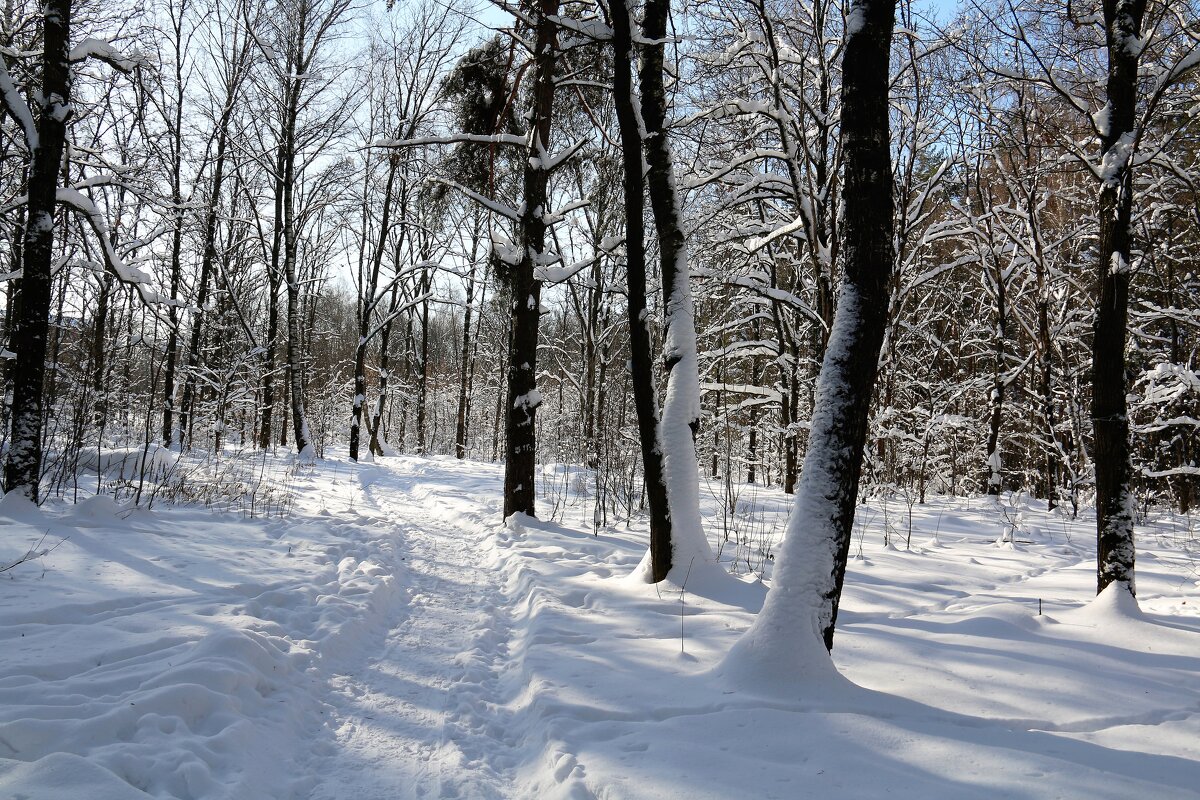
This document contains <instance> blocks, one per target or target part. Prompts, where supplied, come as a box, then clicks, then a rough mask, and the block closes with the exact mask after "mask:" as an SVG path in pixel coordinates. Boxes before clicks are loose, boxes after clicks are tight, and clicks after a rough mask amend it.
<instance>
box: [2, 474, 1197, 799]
mask: <svg viewBox="0 0 1200 800" xmlns="http://www.w3.org/2000/svg"><path fill="white" fill-rule="evenodd" d="M500 483H501V473H500V469H499V468H498V467H496V466H493V465H489V464H480V463H476V462H456V461H454V460H450V459H417V458H408V457H396V458H389V459H385V460H381V461H380V462H379V463H377V464H363V465H352V464H348V463H346V462H345V461H344V460H337V459H330V460H328V461H325V462H322V463H320V464H318V465H317V466H316V467H313V468H302V469H301V470H300V471H299V472H298V473H296V474H295V475H292V476H290V477H289V486H288V487H287V491H288V492H289V493H290V495H291V499H290V500H289V501H288V502H287V503H282V504H279V505H278V507H277V510H281V509H282V510H286V512H287V513H286V514H285V515H284V516H283V517H278V516H271V517H269V518H266V519H262V518H258V519H254V518H247V516H246V514H244V513H243V514H213V513H211V512H209V511H207V510H205V509H203V508H199V507H187V506H165V505H162V504H159V505H156V506H155V508H154V510H145V509H137V508H131V507H122V506H118V505H116V504H114V503H113V502H112V500H110V499H108V498H106V497H94V498H91V499H88V500H85V501H83V502H82V503H80V504H78V505H76V506H69V505H56V504H51V505H50V506H49V507H48V508H44V509H38V508H35V507H33V506H31V505H29V504H28V503H26V502H22V501H20V500H17V499H16V498H12V497H6V498H4V499H3V500H0V562H2V563H0V566H3V565H4V564H8V563H10V562H12V561H14V560H16V559H18V558H19V557H20V556H21V555H22V554H24V553H26V552H27V551H28V550H29V549H30V548H33V549H34V550H35V551H40V550H44V549H47V548H49V547H53V546H54V545H56V544H57V545H58V546H57V547H55V548H54V549H53V550H52V551H50V552H49V553H47V554H46V555H44V556H41V557H38V558H33V559H31V560H29V561H27V562H26V563H23V564H20V565H19V566H17V567H14V568H13V569H11V570H8V571H6V572H4V573H3V574H0V648H2V649H0V654H2V655H0V798H4V800H8V798H18V797H20V798H30V799H32V800H42V799H43V798H45V799H47V800H48V799H49V798H54V799H55V800H57V799H58V798H71V799H72V800H74V798H90V799H94V800H118V799H120V800H132V798H142V799H143V800H144V798H146V797H147V796H150V797H156V798H191V799H194V800H200V799H201V798H205V799H206V800H207V799H209V798H212V799H214V800H215V799H216V798H231V799H232V800H243V799H244V800H257V799H258V798H264V799H265V798H313V799H314V800H372V799H373V798H381V799H382V798H387V799H388V800H396V799H398V798H401V799H402V798H422V797H428V798H434V797H457V798H556V797H561V798H592V797H596V798H674V797H678V798H769V797H778V798H806V797H826V798H855V799H856V800H857V799H858V798H874V797H913V798H916V797H921V798H955V799H956V800H957V799H958V798H996V797H1016V798H1049V797H1063V798H1075V797H1078V798H1118V797H1120V798H1126V797H1139V798H1194V797H1196V796H1197V792H1198V791H1200V552H1198V550H1200V542H1198V541H1197V536H1200V534H1197V533H1195V532H1193V531H1189V530H1188V525H1187V520H1184V519H1179V518H1174V517H1152V518H1151V519H1150V520H1149V521H1148V525H1147V526H1146V527H1145V528H1144V529H1142V530H1141V531H1140V533H1141V538H1140V542H1139V544H1140V552H1139V561H1138V590H1139V601H1140V604H1141V612H1138V611H1137V610H1136V609H1133V608H1126V607H1122V606H1121V604H1119V603H1117V602H1115V598H1112V597H1108V596H1105V597H1102V598H1100V599H1099V600H1098V601H1095V602H1090V601H1092V598H1091V594H1092V592H1093V591H1094V590H1093V588H1092V587H1093V586H1094V561H1093V555H1092V553H1093V549H1092V536H1091V535H1090V522H1089V521H1088V520H1086V519H1081V520H1079V521H1072V520H1069V519H1066V518H1064V517H1062V516H1059V515H1054V514H1047V513H1045V512H1044V511H1040V510H1034V509H1033V508H1032V507H1030V505H1029V504H1028V503H1024V502H1021V501H1020V500H1019V499H1018V500H1009V501H1008V502H1007V503H1006V504H1005V505H1004V506H1003V507H1002V508H999V509H998V508H996V507H995V506H994V505H992V504H990V503H988V502H986V501H984V500H982V499H973V500H970V501H967V500H961V499H960V500H956V501H945V500H941V499H931V501H930V503H929V504H927V505H925V506H920V505H917V506H915V507H914V509H913V512H912V518H911V528H912V533H911V547H906V544H908V539H909V511H908V506H907V505H906V504H905V503H904V502H903V501H902V500H893V501H891V502H890V503H888V505H887V508H886V509H885V508H884V507H883V505H882V504H881V503H872V505H871V506H870V507H868V508H865V509H864V508H860V520H861V521H862V523H863V524H862V525H861V526H860V528H861V530H860V531H859V533H857V534H856V542H855V547H854V548H853V550H852V554H853V555H854V556H855V559H854V561H853V562H852V564H851V568H850V574H849V576H848V577H847V590H846V597H845V600H844V604H843V610H842V616H841V620H840V625H839V629H838V637H837V642H836V648H835V661H836V663H837V664H838V666H839V668H840V669H841V671H842V672H843V673H844V674H845V676H846V677H847V678H848V679H849V681H847V682H844V683H843V682H837V681H834V682H830V681H814V682H812V683H811V684H808V685H806V684H805V683H803V682H800V683H799V684H790V685H792V686H797V685H798V686H799V687H801V688H800V689H798V690H796V689H792V690H789V691H788V692H786V693H781V692H780V691H778V687H762V691H761V692H760V691H748V690H747V689H745V688H740V689H737V690H734V688H732V687H731V686H730V685H727V683H726V682H725V681H724V680H723V679H722V678H721V676H720V674H719V672H718V671H716V670H715V668H716V667H717V665H718V663H719V661H720V658H721V656H722V654H723V653H724V652H725V651H726V650H727V649H728V648H729V646H730V645H731V644H732V642H733V641H734V640H735V639H736V637H737V636H738V634H739V632H740V631H742V630H744V629H745V628H746V627H747V626H748V624H749V622H750V620H751V618H752V615H753V613H754V611H755V609H756V608H757V607H758V606H760V605H761V603H762V597H763V594H764V592H765V588H764V586H763V585H762V584H761V583H759V582H757V581H756V577H757V572H758V571H760V570H761V569H762V568H763V565H764V563H766V565H767V567H768V577H769V562H764V559H763V557H762V554H761V553H760V552H759V549H758V548H759V547H767V546H768V545H769V542H770V540H771V538H772V536H774V535H777V534H778V533H779V532H781V531H782V527H783V521H784V517H785V514H786V511H787V509H788V500H787V499H786V498H784V497H783V496H782V495H780V494H778V493H776V492H771V491H766V490H761V489H758V490H756V489H754V488H753V487H738V491H739V492H740V498H739V513H738V515H737V516H736V517H735V518H734V519H733V520H732V522H731V523H730V524H731V525H736V526H738V528H739V529H740V531H741V537H740V538H741V539H742V540H750V541H751V542H752V546H750V547H745V546H739V545H738V540H739V536H738V535H735V534H731V535H730V536H729V539H728V541H726V540H725V539H726V537H725V530H726V525H724V524H723V523H722V522H721V517H722V515H721V514H720V513H719V511H718V509H719V507H720V501H721V497H722V487H721V486H720V485H718V484H713V485H712V486H709V487H708V488H707V489H706V490H705V491H703V492H702V495H703V496H704V498H705V504H706V506H707V512H708V514H707V517H706V524H707V525H708V532H709V535H710V538H711V539H713V540H714V541H715V542H718V543H720V544H721V545H722V547H721V551H722V555H723V557H724V558H725V559H726V560H732V561H733V563H734V565H735V567H736V569H737V571H738V572H739V573H741V575H740V577H739V578H737V579H734V578H731V579H729V580H728V581H705V582H700V581H699V580H697V581H689V585H687V586H686V587H682V589H681V587H653V586H646V585H644V584H639V583H637V582H634V581H632V580H630V579H629V578H628V575H629V574H630V573H631V572H632V571H633V569H634V567H635V565H636V564H637V562H638V561H639V559H640V558H641V556H642V553H643V549H644V532H643V531H641V530H639V529H637V528H636V527H635V528H634V529H633V530H626V529H625V528H624V526H623V525H622V526H619V527H613V528H608V527H601V528H599V529H598V530H594V529H593V505H592V502H591V501H590V500H589V499H588V498H586V497H581V496H579V494H578V492H579V490H582V489H584V488H585V487H586V486H587V481H586V479H584V478H574V477H572V476H571V475H569V474H566V475H565V477H564V473H561V472H559V473H553V474H551V475H549V476H548V478H547V481H546V483H547V486H548V487H551V489H552V490H554V491H558V492H559V494H558V495H557V502H553V501H552V502H548V503H546V504H545V506H544V507H545V508H546V510H547V512H550V511H551V510H555V511H557V513H556V514H555V517H556V519H555V521H532V520H526V521H524V522H522V523H519V524H511V525H509V526H507V527H502V526H500V525H499V524H498V513H499V496H500ZM554 487H559V488H558V489H554ZM1197 528H1200V525H1197ZM885 530H888V531H889V537H888V543H887V544H886V545H885V544H884V537H883V532H884V531H885ZM43 537H44V538H43ZM768 583H769V580H768ZM1039 610H1040V613H1039Z"/></svg>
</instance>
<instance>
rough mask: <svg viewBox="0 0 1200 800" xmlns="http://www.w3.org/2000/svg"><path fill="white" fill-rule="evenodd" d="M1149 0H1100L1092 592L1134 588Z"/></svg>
mask: <svg viewBox="0 0 1200 800" xmlns="http://www.w3.org/2000/svg"><path fill="white" fill-rule="evenodd" d="M1145 11H1146V0H1104V28H1105V34H1106V39H1107V46H1108V109H1109V117H1108V129H1107V130H1106V131H1103V134H1104V135H1103V136H1102V137H1101V155H1102V158H1101V163H1102V164H1103V166H1104V170H1105V174H1104V175H1102V178H1101V185H1100V199H1099V204H1098V205H1099V217H1100V244H1099V263H1098V264H1097V265H1096V283H1095V290H1094V291H1095V298H1096V319H1095V324H1094V330H1093V334H1094V335H1093V340H1092V424H1093V426H1094V431H1095V433H1094V442H1095V445H1094V446H1095V453H1094V454H1093V458H1092V461H1093V463H1094V464H1095V468H1096V534H1097V536H1096V588H1097V591H1098V592H1101V591H1104V589H1105V588H1106V587H1107V586H1108V585H1109V584H1110V583H1113V582H1114V581H1116V582H1121V583H1124V584H1126V586H1127V587H1128V589H1129V591H1130V593H1133V592H1134V591H1135V589H1134V584H1133V565H1134V541H1133V487H1132V481H1133V466H1132V463H1131V461H1130V453H1129V418H1128V416H1127V414H1126V412H1127V409H1126V400H1125V396H1126V391H1127V384H1128V381H1127V379H1126V375H1125V332H1126V324H1127V319H1128V308H1129V255H1130V238H1131V237H1130V227H1131V219H1132V216H1133V166H1132V157H1133V147H1134V141H1135V140H1134V135H1135V126H1136V111H1137V109H1136V106H1137V80H1138V74H1137V73H1138V54H1139V52H1140V50H1141V45H1140V44H1139V38H1138V37H1139V36H1140V34H1141V28H1142V17H1143V15H1144V14H1145Z"/></svg>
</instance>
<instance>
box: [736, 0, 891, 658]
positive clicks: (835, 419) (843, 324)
mask: <svg viewBox="0 0 1200 800" xmlns="http://www.w3.org/2000/svg"><path fill="white" fill-rule="evenodd" d="M895 10H896V2H895V0H854V2H853V3H852V5H851V9H850V16H849V24H848V29H847V38H846V48H845V52H844V55H843V62H842V64H843V81H842V136H843V143H844V144H843V147H844V153H845V162H844V163H845V193H844V197H845V202H844V205H843V208H844V213H845V222H844V225H843V232H844V237H845V238H844V250H843V253H844V259H845V260H844V263H845V274H844V276H843V280H842V288H841V293H840V296H839V299H838V305H837V311H836V314H835V316H834V323H833V331H832V333H831V335H830V338H829V346H828V347H827V348H826V351H825V358H824V360H823V362H822V365H821V375H820V380H819V384H818V389H817V396H816V403H815V408H814V411H813V420H812V431H811V433H810V435H809V442H808V450H807V452H806V454H805V458H804V470H803V472H802V474H801V477H800V486H799V489H798V491H797V494H796V505H795V508H794V509H793V511H792V515H791V518H790V520H789V521H788V529H787V534H786V536H785V538H784V542H783V545H782V546H781V548H780V552H779V554H778V557H777V559H776V565H775V583H774V586H773V588H772V589H771V591H770V593H769V594H768V595H767V600H766V603H765V604H764V605H763V609H762V611H761V612H760V613H759V615H758V617H757V618H756V619H755V621H754V624H753V625H752V626H751V628H750V630H749V631H747V633H746V634H745V635H744V636H743V637H742V638H741V639H740V640H739V641H738V642H737V644H736V645H735V647H734V649H733V650H732V651H731V652H730V655H729V656H728V657H727V659H726V661H725V665H724V670H725V673H726V674H727V675H729V676H730V677H732V678H734V679H735V680H738V681H741V680H761V679H762V678H763V677H764V676H767V675H770V676H778V677H779V678H783V679H786V678H792V679H795V678H796V677H800V676H803V675H805V674H806V673H808V674H812V675H825V676H829V675H831V674H832V673H833V672H834V670H833V666H832V662H831V661H830V660H829V658H828V656H827V655H824V654H825V652H826V651H827V650H829V649H832V647H833V632H834V626H835V624H836V622H837V613H838V605H839V602H840V599H841V591H842V585H843V582H844V580H845V574H846V559H847V556H848V553H849V548H850V533H851V528H852V527H853V524H854V508H855V504H856V501H857V496H858V481H859V473H860V471H861V466H862V459H863V447H864V444H865V442H866V434H867V415H868V411H869V410H870V401H871V394H872V391H873V389H874V384H875V378H876V374H877V372H878V363H879V353H880V349H881V347H882V345H883V336H884V331H885V328H886V324H887V309H888V285H889V278H890V276H891V273H892V269H893V261H894V252H893V245H892V235H893V224H894V223H893V200H892V171H891V153H890V147H889V144H890V134H889V123H888V57H889V51H890V47H891V39H892V28H893V24H894V19H895Z"/></svg>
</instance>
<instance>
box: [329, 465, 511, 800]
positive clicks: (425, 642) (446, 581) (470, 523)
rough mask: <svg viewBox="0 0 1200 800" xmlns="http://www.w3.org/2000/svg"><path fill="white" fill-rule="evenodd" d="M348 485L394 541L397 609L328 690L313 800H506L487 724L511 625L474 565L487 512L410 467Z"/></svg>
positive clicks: (489, 575)
mask: <svg viewBox="0 0 1200 800" xmlns="http://www.w3.org/2000/svg"><path fill="white" fill-rule="evenodd" d="M359 477H360V480H361V482H362V492H363V500H364V502H365V504H366V507H367V508H368V509H369V510H370V513H371V514H372V515H378V516H380V517H381V518H383V519H387V520H389V521H390V524H392V525H394V526H396V527H397V528H398V529H399V530H400V531H402V533H401V534H400V537H399V539H400V542H401V550H402V552H403V554H404V555H403V556H402V558H403V562H404V581H405V583H406V584H407V588H406V593H407V596H408V603H407V610H406V612H405V613H403V614H401V615H399V618H398V619H395V620H393V622H394V627H392V628H391V629H390V630H389V631H388V632H387V635H386V639H385V640H384V642H383V644H382V648H381V649H380V651H379V652H378V653H376V654H373V655H371V656H369V657H368V658H367V659H366V660H365V662H362V661H360V663H359V664H357V665H353V666H352V667H351V668H350V669H348V670H347V671H346V672H344V673H343V674H340V675H336V676H334V677H333V678H332V679H331V681H330V685H331V690H332V693H331V696H330V697H329V698H328V700H327V702H329V704H330V705H331V706H332V709H333V710H332V715H333V719H332V720H331V721H330V724H329V730H330V731H331V732H332V734H333V735H332V739H333V740H332V741H328V740H326V741H323V742H321V744H320V746H319V753H320V754H323V758H322V759H321V760H320V762H319V763H318V764H316V765H315V768H314V772H315V774H316V775H317V776H319V782H318V783H317V785H316V787H315V789H314V790H313V793H312V797H313V798H314V800H342V799H343V798H346V799H348V800H349V799H352V800H376V798H378V799H379V800H384V799H385V798H386V800H406V799H407V798H427V797H428V798H442V797H447V798H454V797H461V798H502V797H508V796H511V791H510V790H509V788H508V787H509V786H510V784H511V781H512V779H511V776H510V775H509V774H508V770H509V768H510V767H511V760H509V762H508V763H505V758H504V753H505V751H506V750H507V749H509V747H511V741H506V740H505V739H504V738H503V736H501V735H500V731H502V727H501V726H498V725H496V724H495V721H494V717H495V711H496V710H497V709H498V708H499V707H500V706H501V705H502V702H501V700H502V698H500V697H499V695H498V692H499V691H500V683H501V670H502V667H503V665H504V664H505V663H506V658H505V656H506V652H507V639H508V636H509V634H510V633H511V623H510V621H509V619H508V617H507V613H506V612H505V610H504V609H505V607H506V605H507V604H506V603H505V602H504V600H503V597H502V595H501V589H500V586H499V584H498V579H499V576H498V573H497V572H496V570H495V569H494V568H490V567H487V566H484V565H485V564H488V563H490V562H491V558H490V553H489V549H488V547H487V546H486V541H485V537H486V535H487V534H486V533H485V532H486V531H487V526H486V524H485V522H484V521H483V520H482V517H483V516H484V515H485V514H487V513H489V512H490V511H494V510H493V509H485V508H484V507H483V506H481V505H479V504H478V503H475V502H471V501H470V500H468V499H466V497H465V496H462V497H454V496H451V493H449V492H448V491H447V490H440V489H441V487H438V485H437V483H436V481H435V480H434V479H431V476H429V475H428V474H427V467H426V466H423V465H420V464H419V462H410V463H406V464H403V465H395V464H389V465H388V466H387V467H386V468H383V467H379V468H370V467H364V468H363V469H362V471H361V472H360V473H359ZM412 487H420V488H416V489H414V488H412ZM450 491H452V493H453V494H461V489H454V490H450ZM489 718H491V719H492V721H491V722H489V721H488V720H489Z"/></svg>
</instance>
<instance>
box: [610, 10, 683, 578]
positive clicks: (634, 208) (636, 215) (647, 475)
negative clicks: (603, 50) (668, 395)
mask: <svg viewBox="0 0 1200 800" xmlns="http://www.w3.org/2000/svg"><path fill="white" fill-rule="evenodd" d="M611 5H612V27H613V48H614V51H615V61H614V64H613V97H614V100H615V111H616V116H617V124H618V127H619V130H620V134H621V163H622V165H623V166H624V169H625V192H624V195H625V260H626V285H627V292H628V300H627V303H626V305H627V307H628V310H629V359H630V380H631V382H632V384H633V405H634V411H635V412H636V414H637V423H638V442H639V444H640V445H641V451H642V475H643V480H644V481H645V486H646V501H647V506H648V507H649V512H650V513H649V516H650V579H651V581H653V582H654V583H658V582H659V581H661V580H663V579H664V578H666V577H667V573H669V572H670V571H671V566H672V562H671V556H672V547H671V508H670V504H669V499H668V496H667V484H666V480H665V478H664V476H663V458H662V441H661V437H660V435H659V419H658V398H657V397H656V396H655V391H654V356H653V355H652V350H651V343H650V330H649V328H648V327H647V326H648V324H649V309H648V308H647V307H646V231H645V222H644V214H645V198H644V197H643V190H644V185H645V184H644V178H643V175H642V135H641V130H640V127H639V125H638V118H637V109H636V107H635V105H634V103H635V101H634V94H633V75H632V70H633V64H634V54H633V33H632V24H631V21H630V12H629V7H628V6H627V5H626V4H625V0H612V4H611Z"/></svg>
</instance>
